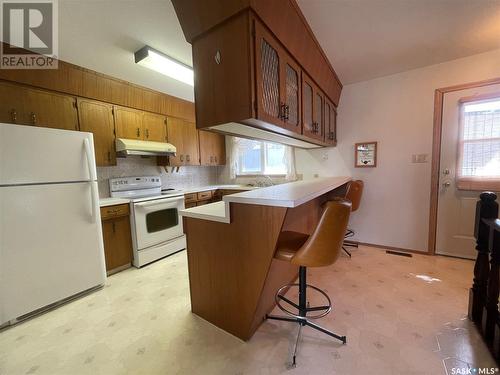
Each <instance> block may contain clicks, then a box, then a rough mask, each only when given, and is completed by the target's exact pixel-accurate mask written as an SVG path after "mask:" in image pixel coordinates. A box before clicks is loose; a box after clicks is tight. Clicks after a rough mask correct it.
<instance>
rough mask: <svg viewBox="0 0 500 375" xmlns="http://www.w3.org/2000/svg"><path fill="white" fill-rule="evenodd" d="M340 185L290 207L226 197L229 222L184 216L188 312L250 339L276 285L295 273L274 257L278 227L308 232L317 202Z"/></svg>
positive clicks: (314, 221)
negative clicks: (234, 199) (239, 201)
mask: <svg viewBox="0 0 500 375" xmlns="http://www.w3.org/2000/svg"><path fill="white" fill-rule="evenodd" d="M343 188H344V187H343V186H342V187H340V188H339V189H335V190H332V191H330V192H329V193H326V194H323V195H321V196H319V197H317V198H315V199H313V200H311V201H309V202H306V203H304V204H302V205H300V206H298V207H295V208H285V207H272V206H260V205H253V204H241V203H230V204H231V206H230V211H231V223H230V224H225V223H220V222H215V221H209V220H201V219H195V218H190V217H184V219H183V220H184V232H185V233H186V237H187V254H188V267H189V283H190V289H191V308H192V312H193V313H195V314H197V315H199V316H200V317H202V318H203V319H205V320H208V321H209V322H211V323H213V324H214V325H216V326H217V327H219V328H222V329H223V330H225V331H227V332H229V333H231V334H233V335H235V336H237V337H239V338H241V339H242V340H248V339H250V338H251V337H252V335H253V334H254V332H255V331H256V330H257V328H258V327H259V326H260V324H261V323H262V321H263V319H264V317H265V315H266V314H267V313H268V312H270V311H271V310H272V309H273V308H274V306H275V300H274V295H275V293H276V291H277V290H278V288H279V287H281V286H283V285H285V284H288V283H290V282H292V281H293V280H295V279H296V278H297V273H298V267H297V266H295V265H292V264H291V263H289V262H284V261H280V260H277V259H274V252H275V249H276V243H277V240H278V237H279V234H280V232H282V231H285V230H293V231H297V232H301V233H307V234H311V233H312V232H313V231H314V229H315V228H316V225H317V224H318V222H319V219H320V217H321V212H322V207H321V206H322V204H323V203H324V202H325V201H327V200H329V199H331V198H332V197H333V196H334V195H336V194H338V193H339V191H341V190H342V189H343ZM228 204H229V203H228Z"/></svg>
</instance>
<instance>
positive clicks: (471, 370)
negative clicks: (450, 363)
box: [450, 366, 499, 375]
mask: <svg viewBox="0 0 500 375" xmlns="http://www.w3.org/2000/svg"><path fill="white" fill-rule="evenodd" d="M498 373H499V370H498V367H468V366H467V367H452V368H451V372H450V374H451V375H481V374H484V375H498Z"/></svg>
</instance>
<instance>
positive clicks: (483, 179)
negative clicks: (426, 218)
mask: <svg viewBox="0 0 500 375" xmlns="http://www.w3.org/2000/svg"><path fill="white" fill-rule="evenodd" d="M457 164H458V168H457V169H458V171H457V186H458V188H459V189H467V190H500V99H495V100H489V101H482V102H470V103H464V104H463V105H462V107H461V132H460V143H459V162H458V163H457Z"/></svg>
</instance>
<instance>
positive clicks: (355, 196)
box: [342, 180, 364, 258]
mask: <svg viewBox="0 0 500 375" xmlns="http://www.w3.org/2000/svg"><path fill="white" fill-rule="evenodd" d="M363 188H364V183H363V181H362V180H355V181H351V182H350V183H349V186H348V187H347V191H346V194H345V199H347V200H348V201H349V202H351V204H352V209H351V212H354V211H356V210H357V209H358V208H359V205H360V203H361V195H363ZM352 236H354V231H353V230H351V229H348V230H347V232H346V234H345V239H344V244H343V245H342V250H344V252H345V253H346V254H347V255H349V258H350V257H351V252H350V251H349V250H347V249H346V247H358V243H357V242H352V241H348V240H347V239H348V238H350V237H352Z"/></svg>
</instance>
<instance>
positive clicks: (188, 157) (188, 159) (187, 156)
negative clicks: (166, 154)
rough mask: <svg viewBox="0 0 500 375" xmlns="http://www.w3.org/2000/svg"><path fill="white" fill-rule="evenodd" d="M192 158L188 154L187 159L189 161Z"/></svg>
mask: <svg viewBox="0 0 500 375" xmlns="http://www.w3.org/2000/svg"><path fill="white" fill-rule="evenodd" d="M190 160H191V158H190V156H189V155H186V161H187V162H188V163H189V161H190Z"/></svg>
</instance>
